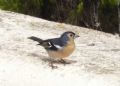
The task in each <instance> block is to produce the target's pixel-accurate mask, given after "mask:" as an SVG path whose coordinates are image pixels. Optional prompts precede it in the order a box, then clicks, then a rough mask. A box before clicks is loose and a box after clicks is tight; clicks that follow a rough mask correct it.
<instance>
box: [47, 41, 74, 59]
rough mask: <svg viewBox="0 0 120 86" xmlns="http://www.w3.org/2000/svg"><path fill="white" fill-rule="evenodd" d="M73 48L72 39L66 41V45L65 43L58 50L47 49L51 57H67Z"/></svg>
mask: <svg viewBox="0 0 120 86" xmlns="http://www.w3.org/2000/svg"><path fill="white" fill-rule="evenodd" d="M74 49H75V43H74V40H72V41H70V42H68V45H66V46H65V47H64V48H63V49H62V50H59V51H48V54H49V56H50V57H53V58H66V57H68V56H69V55H70V54H71V53H72V52H73V51H74Z"/></svg>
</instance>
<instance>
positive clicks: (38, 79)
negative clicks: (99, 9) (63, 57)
mask: <svg viewBox="0 0 120 86" xmlns="http://www.w3.org/2000/svg"><path fill="white" fill-rule="evenodd" d="M69 30H72V31H75V32H77V33H79V35H80V38H78V39H76V40H75V42H76V50H75V51H74V53H73V54H72V55H71V56H70V57H69V58H68V59H70V60H74V61H77V62H76V63H72V64H67V65H63V64H57V63H56V64H55V65H56V66H58V68H57V69H51V67H49V62H48V61H46V60H45V59H47V58H49V57H48V55H47V53H46V51H45V50H44V49H43V48H42V47H41V46H37V45H36V44H37V43H36V42H33V41H31V40H29V39H27V37H29V36H37V37H40V38H43V39H47V38H53V37H59V36H60V34H62V33H63V32H65V31H69ZM0 86H120V38H119V37H118V36H117V35H111V34H107V33H103V32H99V31H95V30H89V29H86V28H82V27H77V26H72V25H66V24H63V23H55V22H50V21H46V20H43V19H40V18H35V17H30V16H27V15H23V14H18V13H13V12H6V11H1V10H0Z"/></svg>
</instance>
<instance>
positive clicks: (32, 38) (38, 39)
mask: <svg viewBox="0 0 120 86" xmlns="http://www.w3.org/2000/svg"><path fill="white" fill-rule="evenodd" d="M28 39H31V40H33V41H37V42H39V44H41V43H42V41H43V40H42V39H40V38H38V37H35V36H31V37H28Z"/></svg>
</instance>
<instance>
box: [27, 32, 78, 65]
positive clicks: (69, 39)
mask: <svg viewBox="0 0 120 86" xmlns="http://www.w3.org/2000/svg"><path fill="white" fill-rule="evenodd" d="M77 37H79V36H78V35H77V34H75V33H74V32H72V31H67V32H64V33H63V34H62V35H61V36H60V37H58V38H53V39H47V40H42V39H40V38H37V37H34V36H31V37H29V39H31V40H34V41H37V42H38V43H39V44H38V45H41V46H43V47H44V48H45V50H46V51H47V52H48V55H49V56H50V57H52V58H58V59H61V61H62V62H63V63H64V62H65V61H64V58H66V57H68V56H69V55H70V54H71V53H72V52H73V51H74V50H75V43H74V39H75V38H77Z"/></svg>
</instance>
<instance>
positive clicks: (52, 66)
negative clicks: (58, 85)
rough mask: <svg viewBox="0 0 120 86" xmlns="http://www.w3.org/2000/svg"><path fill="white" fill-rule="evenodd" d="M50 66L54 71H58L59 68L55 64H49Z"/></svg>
mask: <svg viewBox="0 0 120 86" xmlns="http://www.w3.org/2000/svg"><path fill="white" fill-rule="evenodd" d="M49 66H50V67H51V68H52V69H57V68H58V66H56V65H54V64H53V62H50V63H49Z"/></svg>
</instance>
